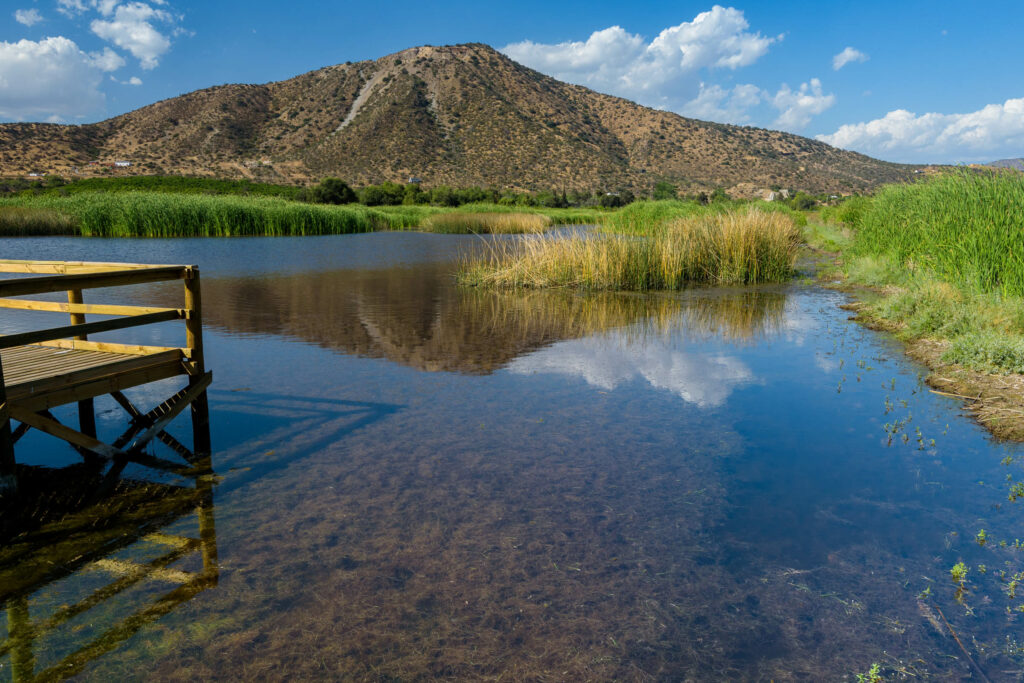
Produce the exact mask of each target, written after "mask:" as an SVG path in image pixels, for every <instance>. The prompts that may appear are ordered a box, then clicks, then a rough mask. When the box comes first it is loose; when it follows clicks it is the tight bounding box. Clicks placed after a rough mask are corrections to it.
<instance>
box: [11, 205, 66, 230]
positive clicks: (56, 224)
mask: <svg viewBox="0 0 1024 683" xmlns="http://www.w3.org/2000/svg"><path fill="white" fill-rule="evenodd" d="M77 234H78V222H77V221H76V220H75V218H74V217H73V216H71V215H70V214H68V213H64V212H61V211H57V210H54V209H47V208H33V207H27V206H0V235H3V236H16V237H29V236H41V235H77Z"/></svg>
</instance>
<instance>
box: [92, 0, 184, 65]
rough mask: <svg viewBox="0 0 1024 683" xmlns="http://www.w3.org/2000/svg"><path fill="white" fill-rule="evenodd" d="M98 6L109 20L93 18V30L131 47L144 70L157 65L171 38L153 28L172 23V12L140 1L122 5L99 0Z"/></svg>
mask: <svg viewBox="0 0 1024 683" xmlns="http://www.w3.org/2000/svg"><path fill="white" fill-rule="evenodd" d="M95 5H96V8H97V9H98V10H99V12H100V14H102V15H103V16H105V17H109V19H94V20H93V21H92V23H91V24H90V28H91V29H92V32H93V33H95V34H96V35H98V36H99V37H100V38H102V39H104V40H106V41H108V42H111V43H113V44H114V45H117V46H118V47H120V48H123V49H125V50H128V52H130V53H131V54H132V55H133V56H134V57H135V58H136V59H138V60H139V64H140V65H141V66H142V68H143V69H153V68H155V67H156V66H157V65H158V64H159V63H160V57H161V56H163V55H164V53H166V52H167V51H168V50H169V49H170V48H171V41H170V39H169V38H168V37H167V36H165V35H164V34H163V33H161V32H160V31H158V30H157V29H156V28H155V27H154V24H155V23H158V22H162V23H171V22H173V21H174V17H173V16H172V15H171V14H170V12H167V11H166V10H162V9H156V8H154V7H152V6H150V5H147V4H145V3H141V2H130V3H126V4H123V5H119V4H117V2H116V0H98V1H97V2H95Z"/></svg>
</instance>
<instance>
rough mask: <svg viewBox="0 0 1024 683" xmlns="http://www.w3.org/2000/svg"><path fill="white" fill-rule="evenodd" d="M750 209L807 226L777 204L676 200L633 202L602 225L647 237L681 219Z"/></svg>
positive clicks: (795, 213)
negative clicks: (779, 216) (704, 202)
mask: <svg viewBox="0 0 1024 683" xmlns="http://www.w3.org/2000/svg"><path fill="white" fill-rule="evenodd" d="M750 210H757V211H760V212H762V213H769V214H775V213H778V214H782V215H784V216H787V217H788V218H789V219H790V220H792V221H793V222H794V223H795V224H796V225H798V226H802V225H806V224H807V219H806V217H805V216H804V215H803V214H802V213H800V212H799V211H794V210H793V209H791V208H789V207H788V206H786V205H785V204H780V203H777V202H762V201H757V202H743V201H725V202H712V203H711V204H701V203H699V202H696V201H691V200H677V199H662V200H656V201H640V202H634V203H632V204H630V205H628V206H625V207H623V208H622V209H619V210H618V211H616V212H614V213H612V214H609V215H607V216H606V217H605V219H604V220H603V221H602V223H603V224H604V226H605V227H606V229H607V230H609V231H611V232H616V233H621V234H626V235H650V234H653V233H654V232H657V231H659V230H661V229H664V228H665V227H666V226H668V225H670V224H671V223H673V222H675V221H678V220H680V219H684V218H693V217H698V216H708V215H726V214H733V213H737V212H740V213H743V212H745V211H750Z"/></svg>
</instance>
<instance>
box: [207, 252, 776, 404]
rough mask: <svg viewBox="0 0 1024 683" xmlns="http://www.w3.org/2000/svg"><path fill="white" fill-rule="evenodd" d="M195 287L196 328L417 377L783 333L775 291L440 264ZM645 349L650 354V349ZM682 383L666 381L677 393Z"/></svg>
mask: <svg viewBox="0 0 1024 683" xmlns="http://www.w3.org/2000/svg"><path fill="white" fill-rule="evenodd" d="M203 289H204V297H205V303H204V314H205V322H206V324H207V325H210V326H213V327H219V328H222V329H225V330H228V331H230V332H232V333H236V334H237V333H242V334H272V335H283V336H287V337H291V338H295V339H298V340H301V341H304V342H308V343H312V344H316V345H318V346H321V347H324V348H328V349H332V350H336V351H341V352H343V353H347V354H353V355H359V356H366V357H374V358H387V359H388V360H390V361H393V362H396V363H401V364H403V365H407V366H410V367H413V368H416V369H418V370H425V371H428V372H435V371H449V372H459V373H464V374H489V373H491V372H494V371H495V370H497V369H499V368H502V367H505V366H507V365H509V364H510V363H511V362H512V361H513V360H514V359H516V358H518V357H520V356H523V355H526V354H529V353H531V352H533V351H536V350H538V349H541V348H544V347H547V346H549V345H551V344H553V343H555V342H560V341H563V340H567V339H581V338H585V337H590V336H592V335H594V334H598V333H605V332H609V331H612V330H617V329H622V328H626V327H629V326H631V325H634V324H636V323H642V325H641V326H640V327H639V328H637V329H633V330H631V331H630V332H627V333H626V334H627V337H621V336H620V337H617V339H619V341H623V340H628V338H629V336H630V335H632V337H635V336H636V335H638V334H642V335H643V336H644V337H652V336H658V335H659V334H662V335H664V333H667V332H670V331H671V332H673V333H682V335H683V336H684V337H689V338H692V337H706V336H721V337H724V338H726V339H729V340H732V341H734V342H737V343H741V342H743V341H746V340H752V339H756V338H759V337H761V336H764V335H765V334H770V333H773V332H775V331H778V330H779V329H780V328H782V327H783V325H784V321H785V301H786V299H785V295H784V294H782V293H780V292H777V291H768V290H765V291H757V290H735V291H731V290H725V291H716V292H714V293H713V294H712V295H704V294H703V293H700V292H698V293H697V294H696V295H678V294H668V295H635V294H619V293H589V294H588V293H579V292H571V291H564V290H554V291H551V290H541V291H526V292H522V291H516V292H502V291H491V290H480V289H469V288H460V287H456V286H454V284H453V283H452V277H451V266H450V265H446V264H440V265H421V266H418V267H417V268H415V269H413V268H389V269H380V270H338V271H329V272H320V273H303V274H301V275H279V276H269V277H262V278H209V279H208V280H206V281H205V282H204V283H203ZM664 336H666V338H667V335H664ZM593 343H594V344H603V342H593ZM653 352H654V348H653V347H652V348H650V349H648V350H647V353H648V354H650V353H653ZM605 360H609V361H611V360H612V359H605ZM705 361H706V359H694V361H693V362H697V363H699V364H704V363H705ZM595 362H603V361H600V359H595ZM654 363H655V365H658V362H657V361H654ZM611 365H612V366H614V365H615V363H614V362H612V363H611ZM712 365H713V366H715V365H717V366H719V367H720V370H721V372H719V373H714V374H718V375H719V378H720V379H724V380H730V381H731V380H737V381H738V380H741V379H743V375H744V370H743V369H742V367H739V366H737V364H736V362H733V361H731V360H730V359H726V358H718V359H715V360H713V361H712ZM662 370H668V371H669V372H670V373H675V374H678V372H677V371H678V370H679V363H678V362H677V361H672V362H671V367H669V368H661V369H658V368H654V367H652V368H651V371H652V372H658V373H659V374H660V373H661V371H662ZM683 374H684V375H686V374H691V373H686V372H684V373H683ZM748 374H749V373H748ZM683 379H685V378H683V377H675V378H672V379H670V380H669V381H671V383H672V386H673V387H675V386H676V385H678V383H679V382H680V381H683ZM595 383H596V384H598V385H600V386H605V385H606V384H607V383H606V382H605V383H602V382H601V381H597V382H595ZM698 402H699V401H698Z"/></svg>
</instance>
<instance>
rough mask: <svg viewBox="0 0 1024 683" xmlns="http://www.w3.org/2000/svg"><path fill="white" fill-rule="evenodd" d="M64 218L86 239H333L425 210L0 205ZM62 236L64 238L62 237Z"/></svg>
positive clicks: (233, 199)
mask: <svg viewBox="0 0 1024 683" xmlns="http://www.w3.org/2000/svg"><path fill="white" fill-rule="evenodd" d="M11 209H20V210H22V211H26V212H28V213H29V214H35V215H40V216H44V215H47V214H51V215H61V216H68V217H70V218H71V219H72V220H73V221H74V222H75V223H76V224H77V228H78V231H79V232H78V234H81V235H84V236H88V237H232V236H251V235H268V236H295V235H333V234H346V233H356V232H369V231H372V230H382V229H407V228H410V227H413V226H415V225H418V224H419V223H420V222H421V221H422V220H423V219H424V218H425V217H426V216H427V215H429V213H430V212H429V210H424V209H423V208H422V207H394V208H393V209H392V210H390V211H380V210H377V209H370V208H367V207H364V206H330V205H320V204H304V203H300V202H291V201H286V200H283V199H277V198H271V197H239V196H208V195H184V194H168V193H159V192H123V193H117V194H104V193H88V194H87V193H82V194H77V195H72V196H69V197H48V196H42V197H32V198H17V199H5V200H0V211H3V212H6V211H9V210H11ZM64 234H67V233H64Z"/></svg>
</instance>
